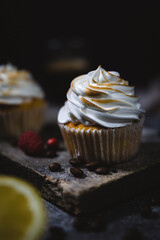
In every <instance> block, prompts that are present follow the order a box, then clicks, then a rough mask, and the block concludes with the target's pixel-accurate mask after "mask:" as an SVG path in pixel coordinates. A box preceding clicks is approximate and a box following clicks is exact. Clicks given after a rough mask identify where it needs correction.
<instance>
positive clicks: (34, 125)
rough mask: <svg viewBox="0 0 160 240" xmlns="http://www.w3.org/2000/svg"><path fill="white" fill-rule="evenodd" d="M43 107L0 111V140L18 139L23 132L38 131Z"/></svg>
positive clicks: (42, 116) (42, 118) (41, 120)
mask: <svg viewBox="0 0 160 240" xmlns="http://www.w3.org/2000/svg"><path fill="white" fill-rule="evenodd" d="M44 110H45V106H39V107H34V108H29V109H24V110H23V109H16V110H12V111H7V110H6V111H0V138H1V139H8V138H18V137H19V136H20V135H21V134H22V133H23V132H25V131H28V130H32V131H36V132H37V131H39V130H40V128H41V127H42V124H43V120H44Z"/></svg>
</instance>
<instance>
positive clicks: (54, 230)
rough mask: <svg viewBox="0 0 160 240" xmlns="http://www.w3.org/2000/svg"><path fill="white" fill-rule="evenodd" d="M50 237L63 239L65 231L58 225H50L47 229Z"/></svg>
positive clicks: (58, 239) (55, 239)
mask: <svg viewBox="0 0 160 240" xmlns="http://www.w3.org/2000/svg"><path fill="white" fill-rule="evenodd" d="M49 232H50V235H51V237H53V239H54V240H63V239H65V235H66V234H65V232H64V230H63V229H62V228H60V227H50V229H49Z"/></svg>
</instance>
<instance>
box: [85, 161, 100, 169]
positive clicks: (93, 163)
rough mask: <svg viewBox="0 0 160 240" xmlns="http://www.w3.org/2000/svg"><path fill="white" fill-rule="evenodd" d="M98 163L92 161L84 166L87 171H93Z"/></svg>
mask: <svg viewBox="0 0 160 240" xmlns="http://www.w3.org/2000/svg"><path fill="white" fill-rule="evenodd" d="M99 165H100V163H99V162H98V161H93V162H89V163H86V164H85V165H84V166H85V167H86V168H87V169H88V170H89V171H94V170H95V169H96V168H97V167H99Z"/></svg>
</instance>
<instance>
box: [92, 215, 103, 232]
mask: <svg viewBox="0 0 160 240" xmlns="http://www.w3.org/2000/svg"><path fill="white" fill-rule="evenodd" d="M90 226H91V230H92V231H94V232H102V231H104V230H105V228H106V225H105V223H104V221H102V220H101V219H98V218H96V219H92V220H91V221H90Z"/></svg>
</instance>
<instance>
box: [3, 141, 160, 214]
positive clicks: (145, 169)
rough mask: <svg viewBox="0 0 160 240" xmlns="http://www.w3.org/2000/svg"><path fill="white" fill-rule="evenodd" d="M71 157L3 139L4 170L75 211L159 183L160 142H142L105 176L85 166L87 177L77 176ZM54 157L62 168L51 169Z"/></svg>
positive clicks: (95, 207)
mask: <svg viewBox="0 0 160 240" xmlns="http://www.w3.org/2000/svg"><path fill="white" fill-rule="evenodd" d="M69 158H70V157H69V154H68V153H67V151H65V150H63V151H59V152H58V154H57V157H55V158H52V159H49V158H33V157H29V156H26V155H25V154H24V153H23V152H22V151H21V150H20V149H18V148H16V147H13V146H11V145H10V144H9V143H7V142H1V143H0V173H1V174H12V175H16V176H19V177H22V178H24V179H26V180H28V181H30V182H31V183H32V184H33V185H34V186H36V187H37V188H38V189H39V190H40V192H41V194H42V197H44V198H45V199H47V200H48V201H50V202H52V203H54V204H56V205H58V206H60V207H62V208H63V209H65V210H67V211H69V212H70V213H73V214H84V213H88V212H92V211H96V210H98V209H101V208H103V207H108V206H110V205H111V204H114V203H116V202H119V201H122V200H125V199H127V198H131V197H133V196H135V195H136V194H139V193H142V192H144V191H146V190H149V189H151V188H153V187H154V186H156V185H158V184H160V144H151V143H145V144H144V143H143V144H142V145H141V148H140V152H139V154H138V155H137V157H136V158H135V159H134V160H132V161H130V162H128V163H123V164H120V165H116V166H115V167H116V169H117V170H118V172H117V173H112V174H110V175H106V176H102V175H97V174H95V173H93V172H89V171H88V170H87V169H84V173H85V177H84V178H82V179H76V178H74V177H73V176H72V175H71V173H70V171H69V169H70V165H69V163H68V160H69ZM53 161H56V162H59V163H60V164H61V166H62V171H61V172H51V171H50V170H49V169H48V165H49V164H50V163H52V162H53Z"/></svg>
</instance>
